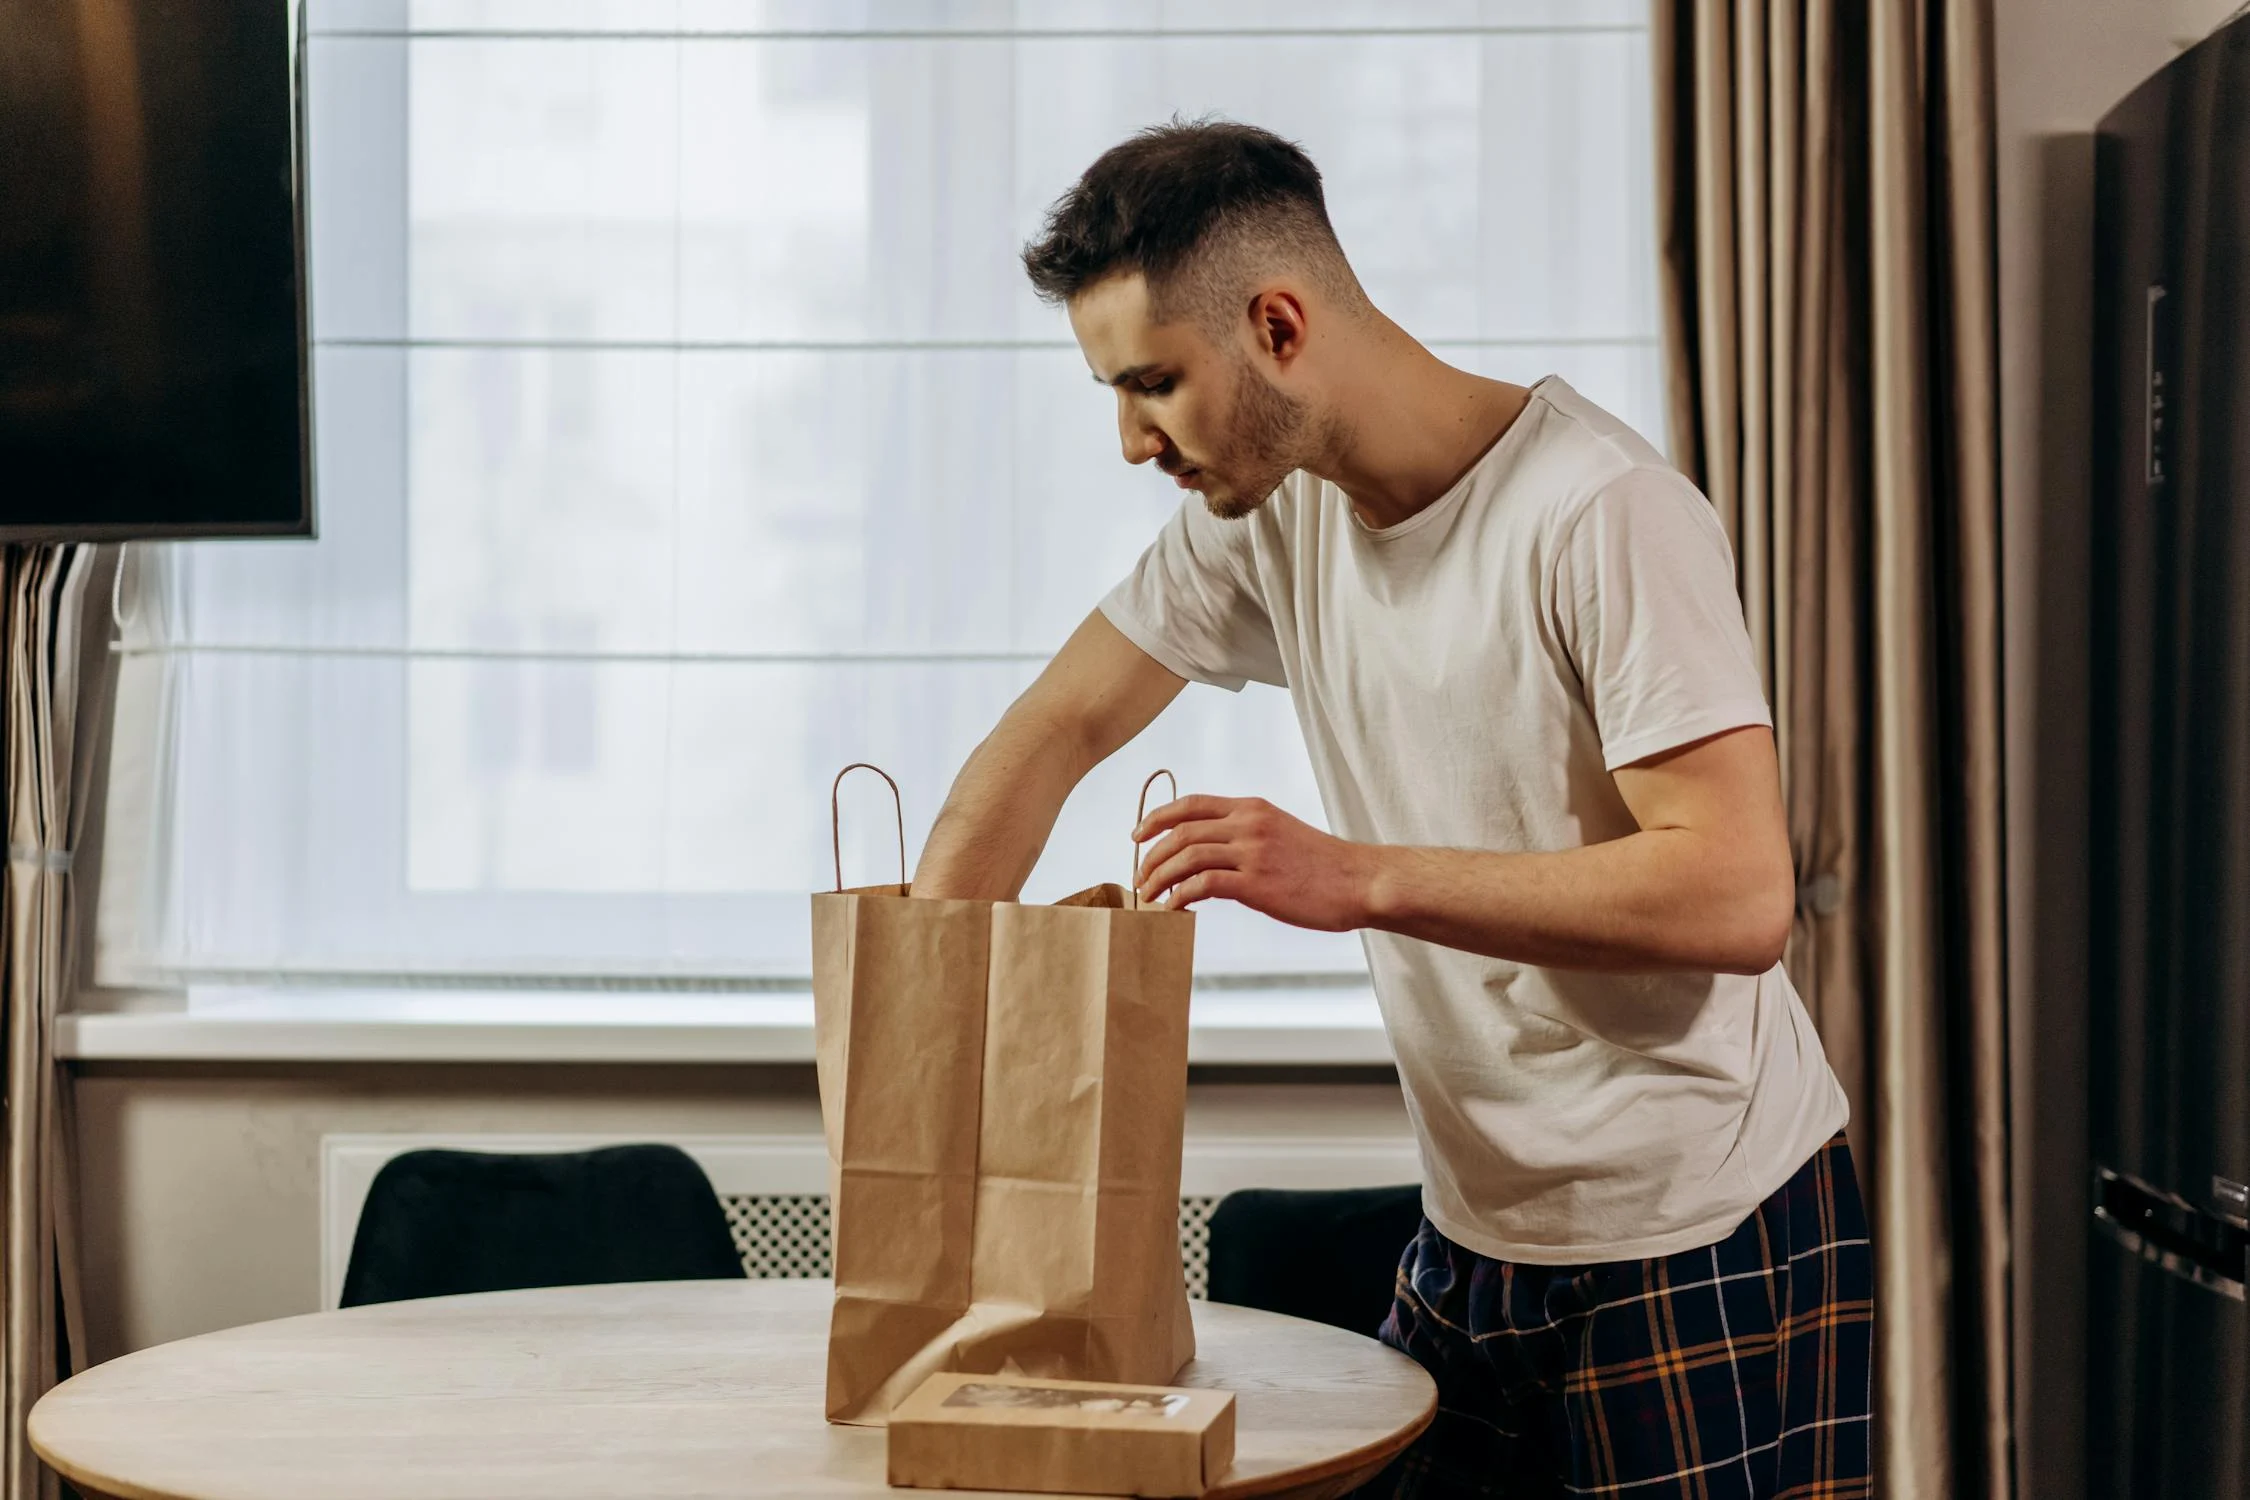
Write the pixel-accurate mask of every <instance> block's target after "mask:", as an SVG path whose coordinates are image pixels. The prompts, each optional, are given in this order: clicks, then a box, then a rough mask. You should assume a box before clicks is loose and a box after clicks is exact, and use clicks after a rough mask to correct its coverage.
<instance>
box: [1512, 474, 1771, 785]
mask: <svg viewBox="0 0 2250 1500" xmlns="http://www.w3.org/2000/svg"><path fill="white" fill-rule="evenodd" d="M1554 618H1555V621H1556V627H1557V629H1558V630H1559V632H1560V634H1561V636H1562V640H1563V645H1564V648H1565V649H1566V650H1567V651H1568V652H1569V654H1570V658H1571V661H1572V663H1573V664H1574V665H1575V666H1576V667H1577V669H1578V679H1579V681H1580V683H1581V684H1582V685H1583V686H1584V689H1585V693H1586V704H1587V707H1588V708H1589V709H1590V710H1591V711H1592V713H1593V716H1594V724H1595V727H1596V729H1597V730H1598V732H1599V733H1600V735H1601V741H1602V760H1603V763H1604V764H1605V765H1606V766H1607V767H1608V768H1609V769H1610V770H1612V771H1614V770H1616V769H1618V768H1619V767H1620V766H1629V765H1632V764H1633V763H1634V762H1636V761H1641V760H1646V759H1648V758H1649V757H1650V756H1652V755H1659V754H1662V753H1663V752H1664V751H1666V750H1672V749H1677V748H1678V747H1680V746H1682V745H1688V744H1693V743H1694V742H1695V741H1697V740H1700V739H1705V738H1708V737H1709V736H1711V735H1714V734H1718V733H1720V732H1721V731H1723V730H1728V729H1740V728H1743V727H1744V726H1746V725H1752V724H1764V725H1768V726H1770V725H1771V724H1772V723H1773V713H1772V711H1771V710H1770V709H1769V708H1768V707H1767V706H1766V695H1765V688H1764V685H1763V684H1762V683H1761V682H1760V680H1759V677H1758V667H1757V660H1756V658H1755V656H1754V655H1753V654H1752V652H1751V648H1750V632H1749V630H1748V629H1747V628H1746V627H1745V626H1744V624H1743V620H1742V601H1741V597H1740V596H1739V595H1738V594H1737V593H1736V592H1735V582H1734V555H1733V551H1732V549H1731V548H1729V547H1728V545H1727V538H1726V532H1725V530H1724V529H1723V528H1722V527H1721V526H1720V525H1719V518H1718V515H1717V513H1716V512H1715V511H1713V510H1712V508H1711V503H1710V502H1709V501H1708V500H1706V499H1704V498H1703V496H1702V495H1701V494H1700V493H1698V492H1697V490H1696V488H1695V486H1694V485H1692V484H1690V483H1689V482H1688V481H1687V479H1686V478H1685V477H1684V476H1682V475H1680V474H1678V473H1677V472H1675V471H1673V470H1670V469H1662V468H1657V467H1655V466H1649V467H1644V468H1638V469H1634V470H1631V471H1629V472H1628V473H1626V474H1623V475H1621V476H1619V477H1618V478H1616V479H1613V480H1611V481H1609V482H1608V483H1607V484H1606V485H1604V486H1603V487H1602V488H1601V490H1600V491H1598V492H1597V493H1596V494H1595V495H1594V496H1593V497H1592V499H1590V500H1589V501H1588V502H1587V503H1586V505H1585V506H1584V507H1583V508H1582V509H1581V510H1580V511H1579V512H1578V513H1577V515H1576V516H1575V517H1574V518H1573V519H1572V520H1571V521H1570V523H1569V528H1568V530H1567V531H1566V532H1565V534H1564V538H1563V542H1562V545H1561V547H1560V548H1559V550H1558V553H1557V556H1556V563H1555V573H1554Z"/></svg>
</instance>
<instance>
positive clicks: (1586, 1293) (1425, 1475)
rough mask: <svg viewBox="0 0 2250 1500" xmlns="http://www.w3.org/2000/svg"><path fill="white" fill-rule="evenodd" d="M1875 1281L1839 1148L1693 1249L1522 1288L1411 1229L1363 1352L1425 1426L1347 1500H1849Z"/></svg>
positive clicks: (1524, 1277)
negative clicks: (1403, 1364)
mask: <svg viewBox="0 0 2250 1500" xmlns="http://www.w3.org/2000/svg"><path fill="white" fill-rule="evenodd" d="M1873 1332H1874V1270H1873V1258H1872V1254H1871V1251H1870V1247H1869V1244H1868V1237H1867V1220H1866V1214H1865V1211H1864V1209H1863V1208H1862V1206H1861V1203H1860V1197H1859V1187H1858V1185H1857V1183H1856V1181H1855V1180H1854V1178H1853V1174H1852V1161H1851V1152H1850V1150H1849V1148H1848V1147H1846V1146H1845V1144H1844V1138H1843V1137H1842V1136H1841V1135H1839V1136H1837V1137H1836V1138H1835V1139H1834V1140H1832V1141H1830V1142H1829V1143H1828V1144H1827V1145H1825V1146H1823V1147H1822V1148H1821V1149H1820V1150H1819V1151H1818V1152H1816V1153H1814V1155H1813V1158H1812V1160H1810V1161H1808V1162H1806V1163H1805V1165H1804V1166H1803V1167H1801V1168H1799V1169H1798V1171H1797V1174H1796V1176H1794V1177H1792V1178H1790V1179H1789V1181H1788V1183H1787V1184H1785V1185H1784V1186H1783V1187H1782V1189H1781V1191H1779V1192H1777V1193H1775V1194H1774V1195H1773V1196H1772V1197H1771V1198H1768V1199H1767V1200H1766V1201H1765V1202H1764V1203H1762V1204H1760V1205H1759V1206H1758V1209H1757V1211H1756V1212H1755V1213H1753V1214H1752V1215H1751V1216H1750V1217H1749V1218H1748V1219H1747V1220H1745V1221H1744V1222H1743V1224H1742V1226H1741V1227H1740V1228H1738V1229H1736V1230H1735V1231H1734V1233H1733V1234H1731V1235H1729V1236H1727V1238H1725V1239H1724V1240H1721V1241H1720V1242H1719V1243H1718V1244H1716V1245H1712V1246H1710V1247H1708V1248H1707V1249H1702V1250H1690V1251H1685V1252H1683V1253H1681V1254H1678V1255H1671V1256H1664V1257H1661V1258H1659V1259H1655V1260H1645V1261H1618V1262H1614V1263H1611V1264H1607V1265H1593V1266H1531V1265H1518V1264H1514V1263H1511V1262H1507V1261H1498V1260H1492V1259H1488V1258H1487V1257H1485V1256H1481V1255H1477V1254H1474V1253H1472V1252H1470V1251H1468V1250H1464V1249H1462V1248H1461V1247H1460V1246H1458V1245H1456V1244H1454V1243H1453V1242H1452V1241H1450V1240H1448V1239H1446V1238H1445V1237H1444V1236H1443V1235H1441V1234H1439V1233H1438V1232H1437V1231H1436V1230H1435V1229H1433V1228H1432V1227H1431V1226H1430V1224H1429V1223H1428V1221H1426V1220H1425V1221H1424V1222H1423V1224H1422V1229H1421V1233H1420V1234H1419V1235H1417V1236H1416V1238H1415V1241H1414V1243H1413V1244H1412V1245H1411V1246H1409V1247H1408V1248H1407V1251H1406V1254H1405V1256H1404V1257H1403V1258H1402V1260H1401V1262H1400V1265H1399V1274H1398V1290H1397V1294H1396V1300H1395V1301H1394V1302H1393V1304H1392V1307H1391V1315H1390V1318H1389V1320H1388V1321H1387V1322H1385V1323H1384V1325H1383V1332H1382V1337H1383V1342H1385V1343H1387V1344H1389V1345H1390V1346H1391V1347H1393V1348H1395V1349H1399V1350H1402V1351H1404V1352H1405V1353H1407V1354H1409V1355H1411V1356H1412V1357H1413V1358H1414V1359H1416V1360H1418V1361H1420V1362H1421V1364H1422V1365H1423V1366H1424V1367H1426V1368H1427V1369H1428V1370H1429V1372H1430V1374H1431V1375H1432V1376H1433V1377H1435V1379H1436V1380H1437V1387H1438V1413H1437V1419H1436V1421H1435V1422H1433V1423H1432V1424H1431V1426H1430V1429H1429V1431H1428V1432H1426V1433H1425V1434H1424V1435H1423V1436H1422V1437H1421V1438H1420V1439H1419V1440H1418V1441H1417V1442H1416V1443H1415V1444H1414V1446H1413V1447H1412V1448H1409V1449H1408V1450H1407V1451H1406V1453H1405V1454H1404V1455H1402V1456H1401V1458H1400V1459H1399V1461H1398V1462H1397V1463H1395V1464H1393V1465H1392V1466H1391V1467H1390V1468H1389V1469H1386V1470H1385V1471H1384V1472H1383V1474H1382V1475H1381V1476H1379V1477H1378V1478H1377V1479H1376V1480H1375V1481H1374V1482H1373V1483H1371V1484H1370V1485H1368V1486H1366V1487H1365V1488H1364V1489H1362V1490H1361V1491H1360V1492H1359V1493H1360V1494H1361V1495H1362V1496H1381V1497H1386V1500H1409V1497H1416V1500H1419V1497H1437V1496H1452V1495H1485V1496H1503V1497H1507V1500H1522V1497H1527V1496H1540V1497H1548V1496H1563V1495H1616V1496H1624V1497H1627V1500H1675V1497H1676V1500H1752V1497H1755V1500H1847V1497H1852V1500H1858V1497H1866V1496H1871V1495H1872V1494H1873V1493H1874V1490H1873V1486H1872V1482H1871V1480H1870V1478H1869V1459H1870V1451H1869V1450H1870V1437H1871V1434H1870V1423H1869V1397H1870V1391H1869V1381H1870V1372H1871V1366H1872V1354H1873Z"/></svg>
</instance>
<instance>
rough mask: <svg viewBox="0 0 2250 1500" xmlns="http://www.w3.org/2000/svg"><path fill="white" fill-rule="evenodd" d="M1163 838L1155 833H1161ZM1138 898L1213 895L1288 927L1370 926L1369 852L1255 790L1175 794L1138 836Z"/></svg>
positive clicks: (1184, 900)
mask: <svg viewBox="0 0 2250 1500" xmlns="http://www.w3.org/2000/svg"><path fill="white" fill-rule="evenodd" d="M1160 835H1161V837H1159V836H1160ZM1150 839H1155V840H1156V842H1155V844H1154V845H1153V846H1152V847H1151V848H1150V849H1149V850H1148V851H1147V853H1146V854H1145V855H1144V856H1143V857H1142V859H1141V865H1140V876H1139V879H1140V894H1141V899H1142V900H1143V901H1157V900H1161V901H1162V902H1163V903H1164V905H1165V906H1166V907H1168V908H1170V909H1172V910H1174V911H1180V910H1184V909H1185V908H1188V907H1191V906H1193V905H1195V903H1197V902H1198V901H1207V900H1209V899H1211V898H1212V897H1219V898H1221V899H1223V900H1227V901H1239V902H1240V903H1242V904H1243V905H1244V906H1247V907H1249V908H1251V909H1252V910H1253V911H1261V912H1264V913H1265V914H1266V915H1267V916H1269V917H1272V918H1274V919H1276V920H1277V921H1282V922H1287V923H1289V924H1290V925H1291V926H1293V927H1310V928H1314V929H1316V930H1318V931H1321V932H1349V931H1352V930H1353V929H1355V928H1359V927H1364V926H1366V925H1367V916H1366V913H1367V909H1368V899H1367V898H1368V888H1369V886H1370V884H1371V883H1372V881H1373V877H1374V864H1375V860H1374V852H1375V851H1374V850H1373V848H1372V847H1371V846H1369V845H1366V844H1354V843H1350V842H1348V841H1346V840H1344V839H1340V838H1336V837H1334V836H1333V835H1331V834H1326V833H1322V832H1321V831H1320V830H1319V829H1317V828H1314V827H1312V826H1311V825H1309V824H1306V823H1303V822H1300V821H1299V820H1298V819H1296V818H1292V817H1291V816H1289V814H1287V813H1285V812H1283V811H1282V810H1281V809H1280V808H1278V807H1275V806H1274V805H1273V804H1272V803H1270V802H1266V801H1262V800H1261V799H1259V798H1256V797H1182V798H1181V799H1180V800H1178V801H1177V802H1170V803H1166V804H1165V805H1164V806H1162V807H1160V808H1158V809H1157V810H1156V811H1154V812H1152V813H1150V814H1149V815H1148V818H1147V820H1146V821H1144V822H1143V823H1142V824H1141V826H1140V827H1139V828H1137V829H1135V830H1134V831H1133V840H1134V842H1135V843H1145V842H1147V841H1148V840H1150Z"/></svg>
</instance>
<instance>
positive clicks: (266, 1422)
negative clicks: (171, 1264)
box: [31, 1281, 1437, 1500]
mask: <svg viewBox="0 0 2250 1500" xmlns="http://www.w3.org/2000/svg"><path fill="white" fill-rule="evenodd" d="M828 1303H829V1287H828V1283H827V1282H825V1281H672V1282H649V1283H638V1284H633V1285H625V1286H594V1287H561V1288H555V1289H552V1290H543V1291H527V1292H492V1293H487V1294H484V1295H481V1296H474V1297H437V1298H431V1299H428V1300H426V1301H419V1302H391V1303H383V1304H378V1305H376V1306H372V1307H356V1308H350V1309H347V1310H345V1311H343V1312H330V1313H316V1314H313V1315H311V1316H308V1317H301V1318H284V1319H282V1320H280V1321H278V1322H273V1323H255V1324H251V1325H250V1326H248V1327H244V1328H230V1329H227V1330H226V1331H224V1332H221V1333H210V1334H205V1335H203V1336H202V1337H200V1338H192V1339H183V1340H181V1341H180V1342H178V1343H176V1344H163V1345H159V1346H158V1347H156V1348H153V1349H144V1350H142V1351H140V1352H139V1353H137V1354H129V1355H127V1356H125V1357H124V1358H123V1359H118V1360H113V1361H111V1362H110V1363H108V1364H105V1365H97V1366H96V1367H94V1368H93V1369H91V1370H88V1371H86V1372H85V1373H84V1374H82V1375H79V1376H77V1377H75V1378H73V1379H71V1380H68V1381H65V1382H64V1383H63V1384H61V1385H59V1386H57V1387H56V1388H55V1389H54V1390H52V1391H50V1392H48V1394H47V1396H46V1398H45V1399H44V1400H42V1401H41V1402H40V1403H39V1404H38V1406H36V1407H35V1408H33V1410H32V1413H31V1444H32V1446H33V1447H34V1448H36V1449H37V1450H38V1452H39V1455H40V1456H41V1457H42V1458H44V1459H46V1460H47V1462H48V1463H50V1464H52V1465H54V1466H55V1468H56V1469H58V1470H60V1471H61V1472H62V1473H63V1475H64V1476H65V1477H66V1478H68V1479H69V1480H70V1481H71V1483H73V1484H75V1485H77V1486H78V1487H79V1488H80V1489H81V1490H84V1491H86V1492H88V1493H90V1494H99V1495H105V1496H114V1497H117V1500H303V1497H304V1496H307V1495H319V1496H323V1497H325V1500H357V1497H368V1500H374V1497H382V1500H397V1497H401V1496H417V1497H421V1496H427V1497H432V1500H437V1497H450V1500H514V1497H519V1496H520V1497H523V1500H580V1497H584V1500H617V1497H620V1496H626V1495H630V1496H635V1497H649V1500H655V1497H683V1496H710V1497H714V1500H716V1497H721V1496H727V1497H742V1496H781V1495H786V1496H793V1497H794V1496H807V1497H809V1496H819V1495H848V1496H850V1495H856V1496H871V1495H887V1496H893V1497H895V1496H897V1495H900V1494H902V1493H907V1492H904V1491H897V1490H892V1489H890V1488H889V1487H888V1486H886V1485H885V1484H884V1482H883V1434H882V1432H881V1431H880V1430H879V1429H875V1428H864V1427H833V1426H830V1425H829V1424H828V1423H827V1422H825V1421H823V1420H822V1418H821V1382H822V1378H823V1371H824V1365H825V1357H826V1348H827V1338H828ZM1194 1306H1195V1331H1196V1341H1197V1345H1198V1348H1199V1350H1200V1353H1199V1355H1198V1357H1197V1358H1196V1360H1195V1362H1194V1363H1193V1364H1191V1365H1189V1366H1188V1367H1187V1369H1186V1370H1185V1371H1183V1372H1182V1373H1181V1376H1180V1383H1182V1384H1185V1385H1202V1386H1218V1387H1221V1388H1223V1389H1226V1390H1230V1391H1233V1392H1234V1393H1235V1417H1236V1422H1237V1427H1238V1431H1237V1436H1236V1442H1235V1465H1234V1469H1233V1471H1232V1472H1231V1473H1230V1474H1229V1475H1228V1477H1227V1479H1226V1482H1225V1483H1224V1484H1222V1485H1221V1486H1220V1487H1219V1488H1218V1489H1216V1490H1214V1491H1212V1494H1213V1495H1214V1496H1228V1497H1232V1496H1250V1495H1302V1496H1330V1495H1338V1494H1341V1493H1343V1492H1344V1491H1346V1490H1348V1489H1350V1488H1351V1487H1352V1486H1354V1485H1356V1484H1359V1483H1361V1482H1363V1481H1364V1480H1366V1479H1367V1478H1369V1477H1370V1476H1372V1475H1373V1474H1374V1472H1375V1471H1376V1470H1377V1469H1379V1468H1380V1467H1382V1465H1383V1464H1384V1463H1385V1462H1387V1461H1388V1460H1389V1459H1390V1458H1391V1457H1392V1456H1393V1455H1395V1454H1396V1453H1397V1452H1398V1451H1399V1450H1400V1449H1401V1448H1403V1447H1405V1446H1406V1444H1407V1443H1408V1442H1410V1441H1411V1440H1412V1439H1413V1438H1414V1437H1415V1436H1416V1435H1417V1434H1418V1433H1420V1432H1421V1430H1422V1429H1423V1428H1424V1427H1426V1426H1427V1425H1429V1421H1430V1417H1431V1414H1432V1412H1433V1411H1434V1410H1435V1407H1436V1402H1437V1393H1436V1389H1435V1388H1434V1387H1433V1386H1432V1385H1431V1383H1430V1378H1429V1376H1428V1375H1427V1374H1426V1373H1424V1372H1423V1370H1422V1368H1421V1367H1420V1366H1419V1365H1417V1364H1415V1363H1414V1362H1413V1361H1411V1360H1409V1359H1407V1358H1405V1357H1404V1356H1403V1355H1400V1354H1397V1353H1395V1352H1393V1351H1392V1350H1389V1349H1386V1348H1384V1347H1383V1346H1382V1345H1381V1344H1378V1343H1376V1342H1375V1341H1374V1340H1373V1339H1368V1338H1361V1337H1359V1336H1358V1335H1356V1334H1350V1333H1345V1332H1342V1331H1341V1330H1339V1329H1334V1328H1328V1327H1324V1326H1322V1325H1320V1324H1317V1323H1307V1322H1303V1321H1301V1320H1299V1319H1296V1318H1285V1317H1281V1316H1278V1315H1277V1314H1273V1313H1263V1312H1254V1311H1252V1310H1250V1309H1248V1308H1242V1307H1228V1306H1224V1305H1222V1304H1219V1303H1210V1302H1198V1303H1196V1304H1195V1305H1194ZM955 1493H959V1492H955Z"/></svg>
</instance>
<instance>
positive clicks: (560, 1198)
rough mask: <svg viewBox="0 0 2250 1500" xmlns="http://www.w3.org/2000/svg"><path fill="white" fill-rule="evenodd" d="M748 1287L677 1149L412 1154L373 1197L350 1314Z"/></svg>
mask: <svg viewBox="0 0 2250 1500" xmlns="http://www.w3.org/2000/svg"><path fill="white" fill-rule="evenodd" d="M744 1274H745V1273H744V1271H743V1268H742V1258H741V1256H740V1255H739V1254H737V1253H736V1251H735V1248H734V1239H733V1236H732V1235H730V1234H729V1233H728V1232H727V1219H726V1211H725V1210H724V1209H722V1208H721V1207H720V1206H719V1200H718V1196H717V1195H716V1194H715V1193H713V1192H712V1191H711V1183H710V1180H709V1179H708V1178H706V1177H705V1176H704V1175H703V1169H702V1168H701V1167H698V1166H697V1165H696V1164H695V1161H694V1159H693V1158H692V1157H690V1156H688V1154H687V1153H686V1152H684V1151H681V1150H680V1149H679V1148H678V1147H676V1146H658V1145H650V1146H610V1147H606V1148H604V1149H602V1150H599V1151H574V1152H562V1153H541V1154H536V1155H521V1156H514V1155H498V1154H494V1153H489V1152H482V1151H409V1152H406V1153H405V1154H403V1155H400V1156H396V1157H393V1158H392V1159H391V1160H390V1161H389V1162H387V1163H386V1164H385V1165H384V1167H383V1170H382V1171H381V1172H379V1173H377V1174H376V1177H375V1182H374V1185H373V1186H372V1187H370V1188H369V1189H368V1193H367V1203H366V1206H365V1207H363V1208H362V1209H361V1210H360V1215H359V1230H358V1232H357V1233H356V1234H355V1235H354V1236H353V1238H352V1258H351V1265H350V1268H349V1269H348V1270H346V1272H345V1273H344V1292H343V1298H342V1301H343V1305H344V1306H346V1307H356V1306H358V1305H360V1304H362V1303H367V1302H397V1301H402V1300H405V1299H407V1298H410V1297H444V1296H451V1295H453V1294H455V1293H460V1292H498V1291H509V1290H513V1289H515V1288H518V1287H536V1286H585V1285H590V1284H593V1283H595V1282H610V1281H692V1280H703V1279H712V1278H722V1277H736V1278H739V1277H741V1276H743V1275H744Z"/></svg>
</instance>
